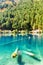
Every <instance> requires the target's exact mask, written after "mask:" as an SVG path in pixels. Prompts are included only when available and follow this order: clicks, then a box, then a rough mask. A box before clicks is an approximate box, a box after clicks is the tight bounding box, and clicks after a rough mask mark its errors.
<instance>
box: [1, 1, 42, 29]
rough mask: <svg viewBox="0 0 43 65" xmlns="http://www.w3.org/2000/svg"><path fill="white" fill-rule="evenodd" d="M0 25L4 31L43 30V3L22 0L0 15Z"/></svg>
mask: <svg viewBox="0 0 43 65" xmlns="http://www.w3.org/2000/svg"><path fill="white" fill-rule="evenodd" d="M0 25H1V27H2V28H4V29H10V30H13V29H17V30H22V29H23V30H32V29H43V2H42V1H34V0H33V1H32V0H29V1H28V0H25V1H24V0H23V1H21V2H20V3H19V4H18V5H16V6H14V5H13V6H10V7H8V8H7V10H6V11H5V12H4V13H2V15H1V14H0Z"/></svg>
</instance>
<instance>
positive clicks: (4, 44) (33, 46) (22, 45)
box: [0, 35, 43, 65]
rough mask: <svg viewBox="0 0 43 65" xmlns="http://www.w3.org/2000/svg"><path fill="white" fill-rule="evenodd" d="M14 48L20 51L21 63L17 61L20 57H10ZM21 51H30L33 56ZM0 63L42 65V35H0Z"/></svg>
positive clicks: (4, 64)
mask: <svg viewBox="0 0 43 65" xmlns="http://www.w3.org/2000/svg"><path fill="white" fill-rule="evenodd" d="M16 48H19V50H20V51H21V63H20V62H18V60H19V59H20V57H18V56H17V57H15V58H12V57H11V55H12V53H13V52H14V51H15V49H16ZM23 51H29V52H32V53H33V54H35V58H34V57H31V56H29V55H26V54H24V53H23ZM0 65H43V36H32V35H25V36H21V35H17V36H1V37H0Z"/></svg>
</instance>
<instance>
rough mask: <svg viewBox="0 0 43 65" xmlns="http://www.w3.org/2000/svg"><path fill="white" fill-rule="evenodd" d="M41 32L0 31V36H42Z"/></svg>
mask: <svg viewBox="0 0 43 65" xmlns="http://www.w3.org/2000/svg"><path fill="white" fill-rule="evenodd" d="M42 33H43V32H42V30H32V31H28V32H27V30H21V31H17V30H13V31H11V30H0V36H11V35H12V36H16V35H17V34H19V35H22V36H24V35H27V34H32V35H38V36H40V35H42Z"/></svg>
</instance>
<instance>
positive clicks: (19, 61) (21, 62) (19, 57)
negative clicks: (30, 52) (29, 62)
mask: <svg viewBox="0 0 43 65" xmlns="http://www.w3.org/2000/svg"><path fill="white" fill-rule="evenodd" d="M17 62H18V64H19V65H24V64H25V63H24V62H23V61H22V56H21V55H18V58H17Z"/></svg>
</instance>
